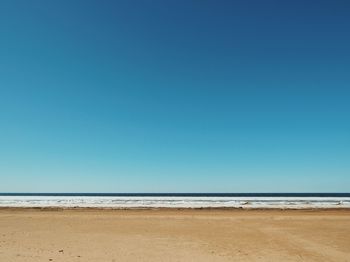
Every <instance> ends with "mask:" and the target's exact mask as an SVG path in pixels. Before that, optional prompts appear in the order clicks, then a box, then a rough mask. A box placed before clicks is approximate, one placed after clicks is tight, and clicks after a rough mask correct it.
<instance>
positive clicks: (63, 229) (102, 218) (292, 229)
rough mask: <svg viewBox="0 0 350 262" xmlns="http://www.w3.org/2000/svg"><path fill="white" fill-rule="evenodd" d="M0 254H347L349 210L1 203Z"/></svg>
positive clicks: (74, 257)
mask: <svg viewBox="0 0 350 262" xmlns="http://www.w3.org/2000/svg"><path fill="white" fill-rule="evenodd" d="M0 261H1V262H3V261H4V262H12V261H16V262H17V261H25V262H32V261H36V262H37V261H94V262H98V261H109V262H112V261H115V262H117V261H155V262H157V261H214V262H215V261H337V262H341V261H350V210H323V211H320V210H318V211H313V210H309V211H296V210H288V211H287V210H285V211H284V210H166V209H160V210H51V211H49V210H26V209H2V210H0Z"/></svg>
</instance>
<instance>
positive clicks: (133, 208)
mask: <svg viewBox="0 0 350 262" xmlns="http://www.w3.org/2000/svg"><path fill="white" fill-rule="evenodd" d="M11 210H13V211H16V210H18V211H22V210H23V211H129V210H130V211H237V212H240V211H267V212H268V211H292V212H295V211H313V212H317V211H345V212H349V213H350V208H349V207H332V208H329V207H325V208H322V207H317V208H279V207H270V208H264V207H55V206H53V207H0V211H11Z"/></svg>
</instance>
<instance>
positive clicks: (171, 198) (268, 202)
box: [0, 193, 350, 209]
mask: <svg viewBox="0 0 350 262" xmlns="http://www.w3.org/2000/svg"><path fill="white" fill-rule="evenodd" d="M0 207H62V208H74V207H77V208H84V207H85V208H114V209H123V208H246V209H256V208H278V209H308V208H313V209H314V208H317V209H320V208H350V194H348V193H346V194H254V193H252V194H14V193H12V194H11V193H7V194H0Z"/></svg>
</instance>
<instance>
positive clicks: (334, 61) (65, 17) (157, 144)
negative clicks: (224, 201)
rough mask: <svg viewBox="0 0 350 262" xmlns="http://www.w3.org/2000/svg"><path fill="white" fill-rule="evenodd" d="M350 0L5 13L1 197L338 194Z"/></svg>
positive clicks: (102, 4) (346, 134)
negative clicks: (25, 194)
mask: <svg viewBox="0 0 350 262" xmlns="http://www.w3.org/2000/svg"><path fill="white" fill-rule="evenodd" d="M349 13H350V3H349V1H188V0H186V1H15V0H14V1H1V3H0V180H1V182H0V192H349V191H350V102H349V101H350V48H349V47H350V34H349V30H350V16H349Z"/></svg>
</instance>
